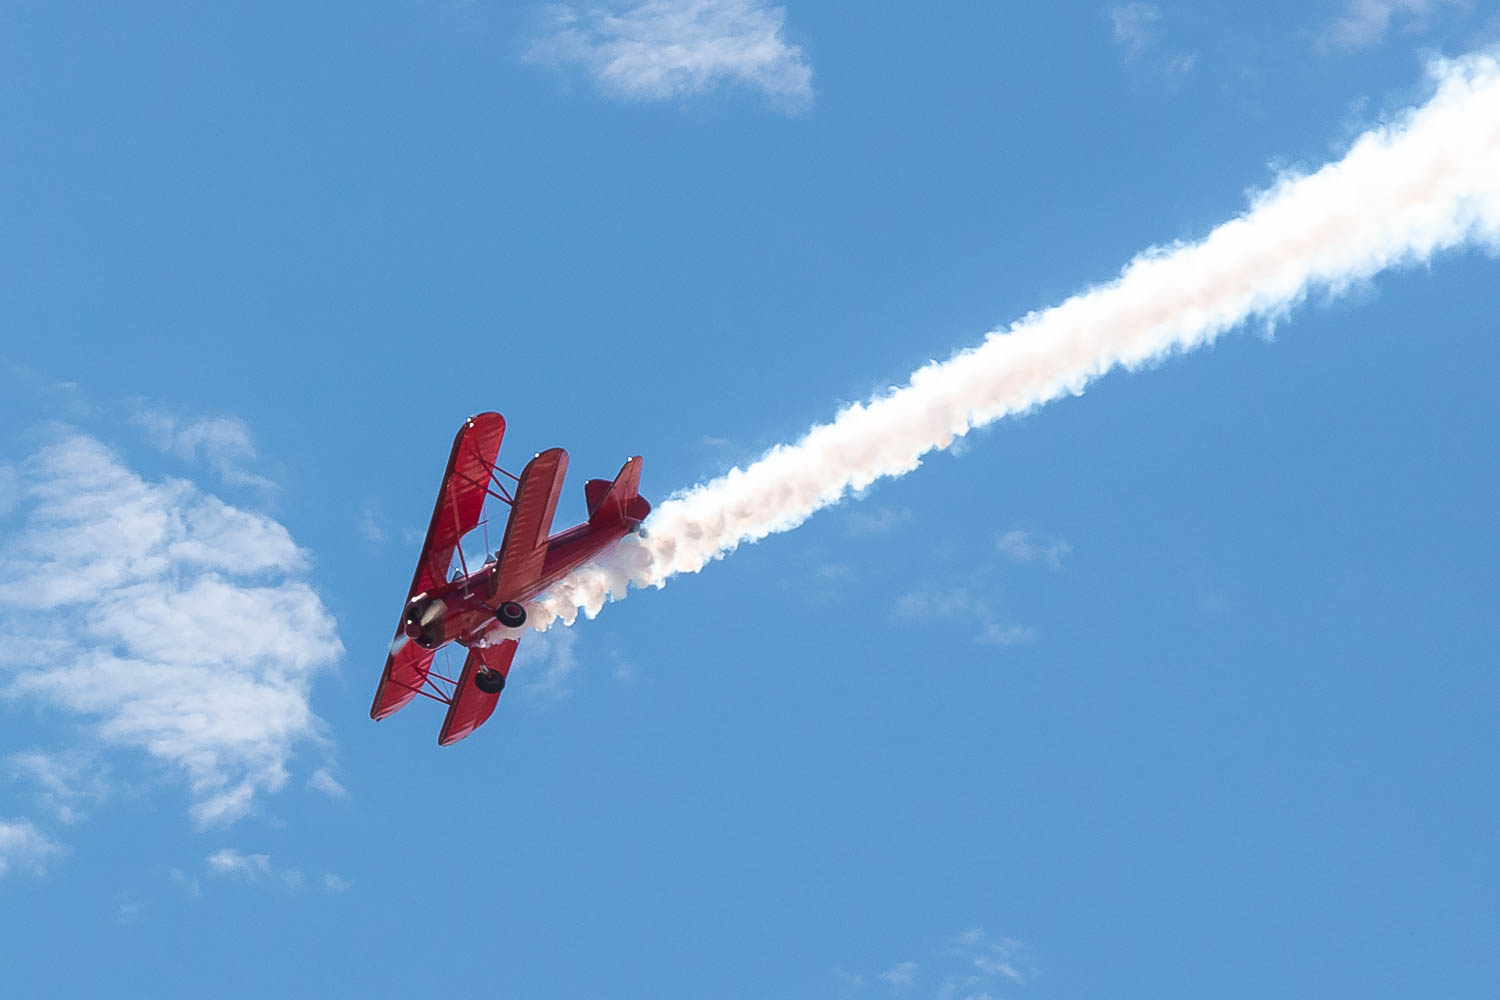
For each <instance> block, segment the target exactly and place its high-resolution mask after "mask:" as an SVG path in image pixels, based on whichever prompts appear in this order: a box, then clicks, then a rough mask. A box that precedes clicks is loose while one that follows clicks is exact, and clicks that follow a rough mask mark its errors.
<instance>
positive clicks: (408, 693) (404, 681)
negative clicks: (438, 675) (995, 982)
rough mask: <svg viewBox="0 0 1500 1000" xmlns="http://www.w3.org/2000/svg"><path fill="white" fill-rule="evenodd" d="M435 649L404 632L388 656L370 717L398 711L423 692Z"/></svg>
mask: <svg viewBox="0 0 1500 1000" xmlns="http://www.w3.org/2000/svg"><path fill="white" fill-rule="evenodd" d="M434 655H435V654H434V652H433V650H430V649H423V648H422V647H421V646H418V645H417V644H416V643H414V642H412V641H411V640H410V639H408V638H407V637H406V636H404V635H398V636H397V638H396V641H395V642H394V643H393V644H392V645H391V653H390V655H389V656H387V657H386V658H385V672H384V673H382V674H381V675H380V686H379V687H377V688H376V689H375V701H374V703H373V704H372V705H371V706H370V718H372V719H375V720H377V721H378V720H380V719H383V718H385V717H386V716H388V715H390V714H391V713H393V712H395V711H397V710H398V709H400V708H401V707H402V706H404V705H405V704H406V703H407V702H409V701H411V700H412V699H413V698H415V697H416V696H417V695H418V694H419V693H421V691H422V686H423V685H425V684H426V683H427V675H428V673H430V672H431V670H432V657H433V656H434Z"/></svg>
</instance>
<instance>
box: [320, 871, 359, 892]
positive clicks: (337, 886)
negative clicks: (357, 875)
mask: <svg viewBox="0 0 1500 1000" xmlns="http://www.w3.org/2000/svg"><path fill="white" fill-rule="evenodd" d="M353 888H354V883H353V882H350V881H349V880H348V879H346V878H341V877H340V876H338V875H335V874H334V873H333V872H328V873H327V874H325V875H324V876H323V891H324V892H348V891H349V890H350V889H353Z"/></svg>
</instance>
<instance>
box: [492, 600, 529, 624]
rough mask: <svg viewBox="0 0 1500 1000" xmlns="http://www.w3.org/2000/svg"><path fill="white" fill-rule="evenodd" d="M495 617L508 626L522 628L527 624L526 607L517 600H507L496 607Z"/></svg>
mask: <svg viewBox="0 0 1500 1000" xmlns="http://www.w3.org/2000/svg"><path fill="white" fill-rule="evenodd" d="M495 619H496V621H498V622H499V623H500V624H501V625H504V626H505V627H506V628H520V627H521V626H522V625H525V624H526V609H525V608H523V607H521V605H519V604H517V603H516V602H515V601H505V602H504V603H502V604H501V605H500V606H499V607H498V608H496V609H495Z"/></svg>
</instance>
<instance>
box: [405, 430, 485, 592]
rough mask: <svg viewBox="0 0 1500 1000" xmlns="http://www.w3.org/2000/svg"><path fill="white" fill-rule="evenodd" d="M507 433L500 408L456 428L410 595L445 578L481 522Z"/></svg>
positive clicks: (443, 580) (441, 581)
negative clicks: (467, 537) (465, 539)
mask: <svg viewBox="0 0 1500 1000" xmlns="http://www.w3.org/2000/svg"><path fill="white" fill-rule="evenodd" d="M504 437H505V418H504V417H502V416H501V415H500V414H498V413H479V414H475V415H474V416H472V417H470V418H469V419H468V420H466V421H464V425H463V426H462V427H460V428H459V429H458V434H457V436H455V437H454V438H453V452H452V453H451V454H450V455H449V456H448V471H447V472H445V473H443V485H442V488H441V489H439V490H438V498H437V504H436V505H435V506H434V507H433V508H432V521H431V522H430V523H429V524H428V525H427V539H426V541H424V542H423V543H422V555H421V557H420V558H419V559H418V560H417V572H416V573H415V574H414V575H413V576H412V581H411V590H410V591H408V592H407V595H406V598H407V600H411V598H413V597H414V596H416V595H417V594H420V593H421V592H422V591H424V590H430V589H432V588H433V587H435V586H437V585H438V584H440V583H443V582H445V581H446V580H447V576H448V564H449V563H450V562H452V561H453V550H454V549H456V548H457V547H458V540H459V539H460V538H462V537H463V536H464V535H466V534H468V533H469V532H471V531H473V530H474V529H475V527H477V526H478V524H479V515H480V512H481V511H483V510H484V498H485V496H486V495H487V494H488V492H489V485H490V478H491V477H492V476H493V475H494V472H495V459H496V458H497V457H498V456H499V455H500V441H501V439H503V438H504Z"/></svg>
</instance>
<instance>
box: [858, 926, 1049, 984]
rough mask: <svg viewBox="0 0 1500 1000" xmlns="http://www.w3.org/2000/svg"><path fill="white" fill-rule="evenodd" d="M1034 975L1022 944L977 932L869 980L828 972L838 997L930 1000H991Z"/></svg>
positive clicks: (1033, 966) (966, 933)
mask: <svg viewBox="0 0 1500 1000" xmlns="http://www.w3.org/2000/svg"><path fill="white" fill-rule="evenodd" d="M1037 975H1038V972H1037V967H1036V964H1035V962H1034V961H1033V959H1032V957H1031V950H1030V949H1029V948H1027V947H1026V945H1025V944H1023V943H1022V942H1020V941H1018V940H1016V939H1015V938H1009V937H993V936H991V935H989V934H987V933H986V932H985V931H984V930H983V929H982V928H979V927H971V928H969V929H968V930H965V931H963V932H962V933H960V934H958V935H957V936H956V937H954V938H953V939H952V940H950V941H948V942H946V943H944V944H942V945H941V946H939V947H937V948H936V949H934V950H933V953H932V954H931V956H930V957H929V958H928V959H926V960H925V961H923V962H922V963H920V964H919V963H917V962H914V961H911V960H907V961H904V962H898V963H896V964H895V965H893V966H891V967H890V968H889V969H887V970H885V971H884V972H881V973H877V974H876V975H875V976H874V977H873V981H870V980H867V978H866V977H865V975H864V974H862V973H859V972H850V971H848V970H847V969H844V968H842V967H840V966H835V967H834V969H833V978H834V982H835V984H836V985H837V987H838V992H839V994H840V995H842V996H845V997H854V996H859V995H870V994H874V995H876V996H879V995H887V996H895V997H904V996H920V997H934V998H936V1000H994V997H995V996H996V993H995V991H996V990H1001V989H1005V988H1007V987H1011V988H1013V987H1017V986H1024V985H1026V984H1027V983H1030V982H1032V981H1033V980H1034V979H1036V978H1037ZM877 984H878V985H877ZM867 986H868V987H871V988H870V989H866V987H867Z"/></svg>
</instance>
